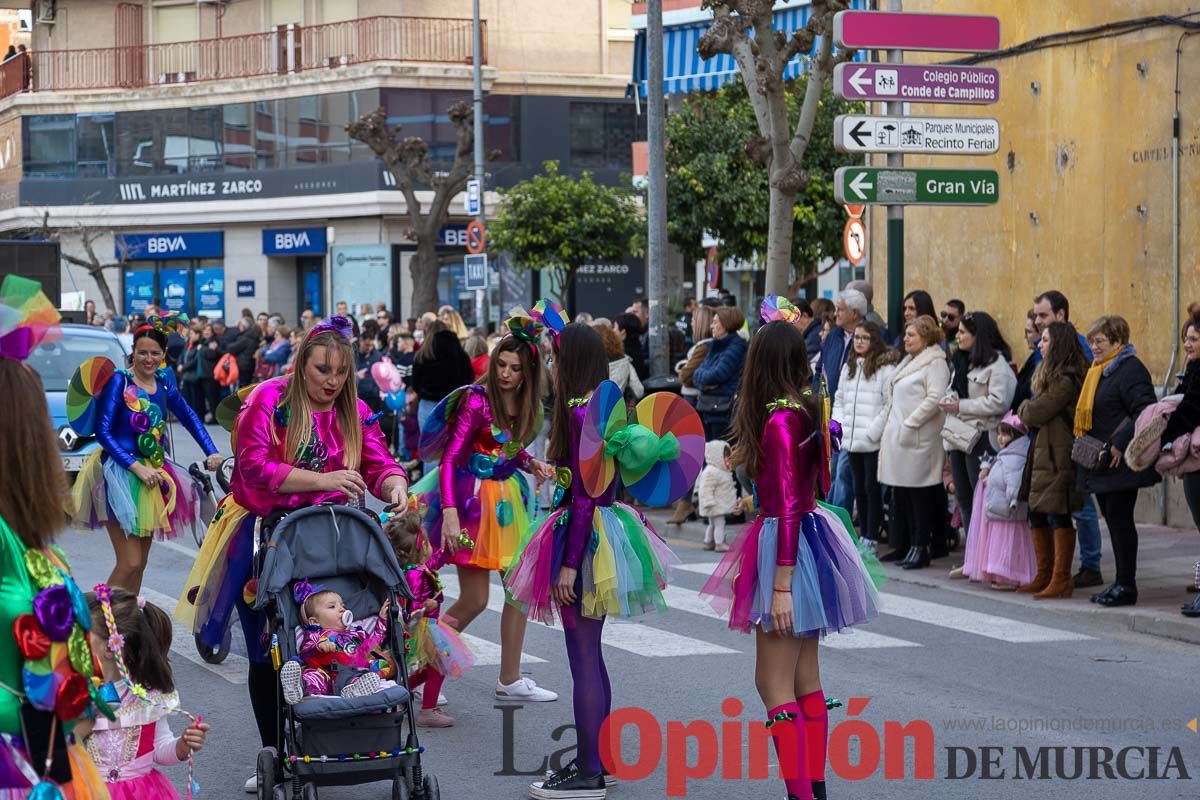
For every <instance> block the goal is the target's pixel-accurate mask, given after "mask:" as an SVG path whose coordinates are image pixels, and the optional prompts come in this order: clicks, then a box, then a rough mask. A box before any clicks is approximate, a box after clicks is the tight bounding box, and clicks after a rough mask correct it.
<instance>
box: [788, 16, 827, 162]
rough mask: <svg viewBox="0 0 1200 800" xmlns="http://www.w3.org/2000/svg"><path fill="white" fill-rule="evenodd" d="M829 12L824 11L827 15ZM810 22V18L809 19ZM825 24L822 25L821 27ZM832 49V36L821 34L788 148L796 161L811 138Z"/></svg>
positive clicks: (806, 147) (800, 157) (801, 157)
mask: <svg viewBox="0 0 1200 800" xmlns="http://www.w3.org/2000/svg"><path fill="white" fill-rule="evenodd" d="M829 13H831V12H828V11H827V12H826V14H827V15H828V14H829ZM809 21H810V22H811V21H812V20H809ZM824 27H825V26H824V25H822V28H824ZM832 50H833V37H832V35H830V34H825V35H823V36H821V49H820V52H819V53H818V54H817V56H816V58H814V59H813V60H812V63H811V64H810V66H809V73H808V86H807V88H806V89H805V92H804V104H803V105H802V106H801V107H800V119H799V120H798V121H797V122H796V133H795V135H794V136H793V137H792V142H791V145H790V150H791V152H792V157H793V158H795V159H796V161H797V162H799V161H801V160H802V159H803V158H804V152H805V151H806V150H808V143H809V141H811V140H812V131H813V125H814V124H815V123H816V121H817V108H818V107H819V106H820V105H821V94H822V93H823V92H824V89H825V81H826V80H827V79H828V78H829V71H828V70H829V61H830V57H829V54H830V52H831V51H832Z"/></svg>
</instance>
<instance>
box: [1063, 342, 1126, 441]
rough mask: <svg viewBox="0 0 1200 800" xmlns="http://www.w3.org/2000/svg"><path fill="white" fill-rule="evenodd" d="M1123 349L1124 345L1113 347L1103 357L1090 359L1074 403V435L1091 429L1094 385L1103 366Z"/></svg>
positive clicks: (1101, 372) (1080, 434) (1097, 383)
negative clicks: (1090, 363)
mask: <svg viewBox="0 0 1200 800" xmlns="http://www.w3.org/2000/svg"><path fill="white" fill-rule="evenodd" d="M1124 349H1125V348H1124V347H1117V348H1114V349H1113V351H1112V352H1111V353H1109V354H1108V355H1106V356H1105V357H1104V358H1099V359H1095V360H1093V361H1092V366H1091V367H1090V368H1089V369H1088V371H1087V375H1086V376H1085V377H1084V379H1083V388H1082V389H1081V390H1080V391H1079V401H1078V402H1077V403H1076V404H1075V435H1076V436H1083V435H1084V434H1085V433H1087V432H1088V431H1090V430H1091V429H1092V404H1093V403H1095V402H1096V387H1097V386H1099V385H1100V378H1101V376H1102V375H1103V374H1104V368H1105V367H1106V366H1108V364H1109V363H1110V362H1111V361H1112V360H1113V359H1114V358H1116V357H1117V356H1119V355H1121V352H1122V351H1123V350H1124Z"/></svg>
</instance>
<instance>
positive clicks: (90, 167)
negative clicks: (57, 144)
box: [75, 114, 117, 178]
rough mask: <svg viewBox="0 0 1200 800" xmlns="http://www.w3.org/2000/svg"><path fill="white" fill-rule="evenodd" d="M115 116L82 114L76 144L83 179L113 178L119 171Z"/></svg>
mask: <svg viewBox="0 0 1200 800" xmlns="http://www.w3.org/2000/svg"><path fill="white" fill-rule="evenodd" d="M113 126H114V115H113V114H80V115H79V118H78V123H77V125H76V132H75V137H76V138H75V143H76V147H77V148H78V157H77V161H78V164H79V177H81V178H111V177H113V176H114V175H116V169H117V159H116V152H117V142H116V139H115V138H114V135H113Z"/></svg>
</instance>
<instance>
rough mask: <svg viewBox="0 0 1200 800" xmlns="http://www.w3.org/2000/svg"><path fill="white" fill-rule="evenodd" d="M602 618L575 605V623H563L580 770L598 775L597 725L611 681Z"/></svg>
mask: <svg viewBox="0 0 1200 800" xmlns="http://www.w3.org/2000/svg"><path fill="white" fill-rule="evenodd" d="M603 630H604V620H603V619H592V618H590V617H585V616H583V614H581V613H579V607H578V606H576V613H575V625H574V627H569V628H568V627H564V628H563V633H564V634H565V636H566V639H567V661H568V663H569V664H570V665H571V680H572V682H573V683H574V684H575V688H574V693H573V703H574V707H575V729H576V735H577V736H578V737H579V756H578V758H577V760H578V762H579V771H580V772H581V773H582V774H583V775H586V776H589V777H590V776H592V775H597V774H599V773H600V771H601V767H602V765H601V763H600V726H601V725H602V724H603V723H604V720H605V718H606V717H607V716H608V715H609V712H611V711H612V685H611V684H610V683H609V682H608V670H607V669H606V668H605V666H604V651H603V650H602V649H601V644H600V634H601V632H603Z"/></svg>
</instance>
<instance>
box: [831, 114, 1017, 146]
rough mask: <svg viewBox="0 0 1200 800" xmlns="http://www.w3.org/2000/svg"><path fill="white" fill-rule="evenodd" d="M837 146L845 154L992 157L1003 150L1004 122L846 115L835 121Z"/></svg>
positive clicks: (834, 143)
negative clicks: (1002, 134) (1002, 125)
mask: <svg viewBox="0 0 1200 800" xmlns="http://www.w3.org/2000/svg"><path fill="white" fill-rule="evenodd" d="M833 146H834V147H835V148H837V150H838V152H841V153H933V154H935V155H947V156H950V155H965V156H980V155H989V154H991V153H995V152H996V151H997V150H999V149H1000V123H999V122H997V121H996V120H994V119H990V118H976V117H966V118H963V117H958V118H956V117H870V116H865V115H863V114H842V115H840V116H838V117H837V118H836V119H834V121H833Z"/></svg>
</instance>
